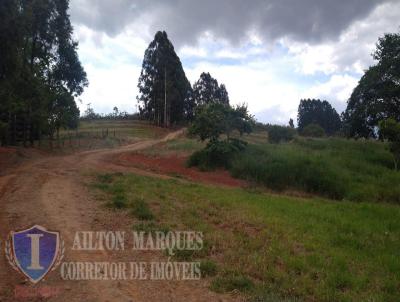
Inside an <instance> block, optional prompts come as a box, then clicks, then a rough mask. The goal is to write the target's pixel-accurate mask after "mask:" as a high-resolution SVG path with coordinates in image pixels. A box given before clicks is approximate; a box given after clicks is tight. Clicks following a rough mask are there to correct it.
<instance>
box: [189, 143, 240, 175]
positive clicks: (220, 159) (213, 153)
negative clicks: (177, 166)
mask: <svg viewBox="0 0 400 302" xmlns="http://www.w3.org/2000/svg"><path fill="white" fill-rule="evenodd" d="M246 145H247V143H246V142H244V141H241V140H238V139H229V140H225V141H218V140H214V141H210V142H209V143H208V144H207V146H206V147H205V148H204V149H202V150H200V151H197V152H195V153H193V154H192V156H190V158H189V160H188V163H187V164H188V166H189V167H193V166H197V167H199V168H200V169H202V170H211V169H215V168H217V167H222V168H229V167H230V166H231V162H232V160H233V158H234V157H235V155H236V154H238V153H239V152H241V151H243V150H244V149H245V148H246Z"/></svg>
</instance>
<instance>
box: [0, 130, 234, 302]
mask: <svg viewBox="0 0 400 302" xmlns="http://www.w3.org/2000/svg"><path fill="white" fill-rule="evenodd" d="M181 133H182V131H177V132H173V133H170V134H168V135H167V136H166V137H165V138H163V139H159V140H144V141H140V142H138V143H135V144H132V145H129V146H124V147H120V148H116V149H109V150H95V151H88V152H81V153H78V154H73V155H67V156H42V157H41V158H38V159H32V160H28V161H26V162H25V163H23V164H21V165H20V166H18V167H16V168H14V169H12V170H10V171H8V173H7V174H6V175H4V176H1V177H0V238H1V252H0V253H1V261H0V301H16V297H15V291H16V289H17V293H19V294H20V293H21V288H22V290H24V289H27V288H29V289H32V288H35V289H39V290H45V289H51V290H56V291H58V293H57V295H53V296H51V297H49V298H33V299H30V300H26V299H25V300H26V301H43V300H48V301H126V302H128V301H133V302H135V301H207V302H209V301H231V300H233V298H232V297H231V296H222V295H217V294H215V293H213V292H211V291H210V290H209V289H208V282H207V280H201V281H148V280H146V281H138V280H134V281H65V280H62V279H61V276H60V268H58V269H57V270H55V271H53V272H51V273H50V274H49V275H47V276H46V279H45V280H42V281H41V282H40V283H39V284H38V285H36V286H32V285H31V284H30V283H29V282H28V281H24V280H25V279H24V277H23V276H22V274H20V273H19V272H17V271H15V270H14V269H13V268H12V267H11V266H10V265H9V263H8V262H7V260H6V257H5V255H4V241H5V239H6V238H7V235H8V234H9V232H10V231H12V230H21V229H25V228H27V227H30V226H32V225H35V224H38V225H41V226H44V227H46V228H47V229H48V230H56V231H59V232H60V233H61V235H62V238H63V240H64V241H65V246H66V252H65V259H64V261H81V262H82V261H108V262H118V261H128V262H129V261H163V260H164V259H165V256H164V255H163V254H162V253H158V252H138V251H132V250H129V251H124V252H115V251H114V252H104V251H103V252H99V251H93V252H88V251H74V250H72V249H71V248H72V245H73V238H74V235H75V232H76V231H99V230H112V231H116V230H120V231H127V232H129V231H131V225H132V221H131V219H132V218H131V217H129V216H128V215H127V214H124V213H122V212H116V211H111V210H108V209H105V208H104V207H103V206H102V203H101V202H99V201H97V200H95V198H93V196H92V194H90V193H89V191H88V186H87V182H88V179H89V178H88V175H90V173H91V172H94V171H123V172H126V171H128V169H129V168H127V167H122V166H117V165H114V164H112V163H111V162H110V161H108V160H106V159H107V158H109V157H112V156H115V155H117V154H118V153H123V152H130V151H135V150H139V149H143V148H148V147H151V146H152V145H155V144H157V143H160V142H163V141H167V140H169V139H173V138H175V137H177V136H178V135H180V134H181ZM129 171H132V172H137V173H141V174H150V175H151V172H144V171H139V170H135V169H130V170H129ZM22 300H24V299H22Z"/></svg>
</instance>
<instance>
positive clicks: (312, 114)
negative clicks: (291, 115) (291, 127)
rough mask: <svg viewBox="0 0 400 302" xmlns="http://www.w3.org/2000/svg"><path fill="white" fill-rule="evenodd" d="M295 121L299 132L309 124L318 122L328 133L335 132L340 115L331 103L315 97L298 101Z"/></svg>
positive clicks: (337, 129)
mask: <svg viewBox="0 0 400 302" xmlns="http://www.w3.org/2000/svg"><path fill="white" fill-rule="evenodd" d="M297 123H298V128H299V131H300V132H301V131H302V130H303V129H304V128H305V127H306V126H307V125H310V124H318V125H319V126H320V127H322V128H323V129H324V131H325V132H326V134H328V135H333V134H335V133H336V132H337V131H339V130H340V128H341V120H340V116H339V114H338V113H337V112H336V110H335V109H334V108H333V107H332V106H331V104H329V103H328V102H327V101H321V100H316V99H304V100H301V101H300V105H299V109H298V115H297Z"/></svg>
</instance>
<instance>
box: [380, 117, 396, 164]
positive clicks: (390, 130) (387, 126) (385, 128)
mask: <svg viewBox="0 0 400 302" xmlns="http://www.w3.org/2000/svg"><path fill="white" fill-rule="evenodd" d="M379 129H380V135H381V137H382V138H383V139H387V140H388V141H389V150H390V152H391V153H392V154H393V162H394V168H395V170H397V169H398V164H399V162H400V123H398V122H396V120H394V119H387V120H383V121H380V122H379Z"/></svg>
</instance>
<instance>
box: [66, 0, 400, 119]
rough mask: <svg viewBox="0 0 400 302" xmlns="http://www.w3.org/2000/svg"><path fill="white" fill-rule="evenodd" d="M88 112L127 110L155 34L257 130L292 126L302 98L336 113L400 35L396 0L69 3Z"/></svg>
mask: <svg viewBox="0 0 400 302" xmlns="http://www.w3.org/2000/svg"><path fill="white" fill-rule="evenodd" d="M70 14H71V20H72V23H73V26H74V30H75V33H74V34H75V38H76V39H77V40H78V41H79V56H80V59H81V61H82V63H83V65H84V67H85V70H86V72H87V74H88V78H89V82H90V85H89V87H88V88H87V89H86V91H85V92H84V94H83V95H82V96H81V98H80V99H81V101H82V103H81V104H80V108H81V111H83V110H85V109H86V106H87V104H88V103H91V106H92V107H93V108H94V109H95V111H96V112H101V113H107V112H111V111H112V108H113V107H114V106H117V107H118V108H119V109H120V110H126V111H128V112H134V111H135V110H136V95H137V87H136V85H137V80H138V77H139V74H140V69H141V63H142V59H143V54H144V51H145V49H146V47H147V46H148V44H149V43H150V41H151V40H152V39H153V37H154V34H155V33H156V31H158V30H165V31H166V32H167V33H168V36H169V38H170V39H171V41H172V43H173V44H174V45H175V49H176V51H177V53H178V55H179V57H180V58H181V61H182V64H183V67H184V69H185V72H186V75H187V77H188V79H189V80H190V81H191V83H192V84H193V83H194V81H196V80H197V79H198V78H199V76H200V73H201V72H203V71H208V72H210V73H211V75H212V76H213V77H215V78H216V79H217V80H218V81H219V82H220V83H224V84H225V85H226V87H227V90H228V92H229V96H230V99H231V103H233V104H235V103H243V102H246V103H248V105H249V109H250V111H251V113H253V114H254V115H255V116H256V118H257V119H258V120H260V121H262V122H273V123H280V124H284V123H287V121H288V120H289V118H293V119H296V112H297V106H298V103H299V100H300V99H301V98H321V99H326V100H328V101H329V102H331V103H332V105H333V106H334V107H335V108H336V109H337V111H338V112H339V113H340V112H342V111H343V110H344V109H345V107H346V101H347V99H348V98H349V96H350V94H351V91H352V89H353V88H354V87H355V86H356V85H357V82H358V80H359V79H360V77H361V76H362V73H363V70H364V69H366V68H367V67H368V66H369V65H371V64H373V63H374V62H373V60H372V58H371V53H372V52H373V50H374V46H375V43H376V41H377V39H378V37H380V36H382V35H383V34H384V33H387V32H398V31H399V30H400V27H399V26H400V1H399V0H387V1H385V0H336V1H332V0H202V1H199V0H154V1H152V0H112V1H110V0H71V2H70Z"/></svg>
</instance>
